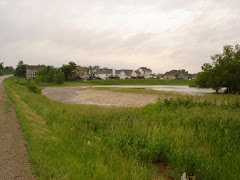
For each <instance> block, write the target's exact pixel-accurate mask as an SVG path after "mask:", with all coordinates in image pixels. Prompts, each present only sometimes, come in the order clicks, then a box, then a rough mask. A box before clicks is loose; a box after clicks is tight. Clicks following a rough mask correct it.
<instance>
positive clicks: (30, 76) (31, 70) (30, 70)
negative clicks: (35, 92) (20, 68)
mask: <svg viewBox="0 0 240 180" xmlns="http://www.w3.org/2000/svg"><path fill="white" fill-rule="evenodd" d="M41 68H44V66H31V65H27V66H26V74H27V75H26V78H27V80H34V79H35V78H36V75H37V70H38V69H41Z"/></svg>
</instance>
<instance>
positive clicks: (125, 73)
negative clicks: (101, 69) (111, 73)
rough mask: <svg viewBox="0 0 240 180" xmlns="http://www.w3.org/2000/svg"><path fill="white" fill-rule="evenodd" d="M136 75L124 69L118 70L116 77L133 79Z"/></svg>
mask: <svg viewBox="0 0 240 180" xmlns="http://www.w3.org/2000/svg"><path fill="white" fill-rule="evenodd" d="M133 75H134V71H133V70H128V69H122V70H116V76H117V77H119V78H120V79H131V78H132V77H133Z"/></svg>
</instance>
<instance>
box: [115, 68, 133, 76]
mask: <svg viewBox="0 0 240 180" xmlns="http://www.w3.org/2000/svg"><path fill="white" fill-rule="evenodd" d="M118 71H119V72H120V73H121V72H122V71H123V72H125V74H126V75H132V72H133V70H129V69H121V70H118Z"/></svg>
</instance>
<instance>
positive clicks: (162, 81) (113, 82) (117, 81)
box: [39, 79, 189, 87]
mask: <svg viewBox="0 0 240 180" xmlns="http://www.w3.org/2000/svg"><path fill="white" fill-rule="evenodd" d="M188 84H189V80H184V79H172V80H167V79H109V80H97V79H96V80H90V81H72V82H64V84H61V85H57V84H53V83H52V84H51V83H40V84H39V85H40V86H43V87H45V86H54V87H57V86H93V85H186V86H187V85H188Z"/></svg>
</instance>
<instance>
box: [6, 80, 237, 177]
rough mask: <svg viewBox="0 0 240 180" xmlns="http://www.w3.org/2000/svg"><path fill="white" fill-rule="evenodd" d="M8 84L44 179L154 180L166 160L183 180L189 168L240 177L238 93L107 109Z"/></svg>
mask: <svg viewBox="0 0 240 180" xmlns="http://www.w3.org/2000/svg"><path fill="white" fill-rule="evenodd" d="M5 87H6V89H7V92H8V95H9V96H10V98H11V99H12V100H13V102H14V103H15V104H16V111H17V116H18V118H19V121H20V123H21V126H22V129H23V132H24V137H25V139H26V140H27V149H28V153H29V156H30V160H31V164H32V169H33V171H34V173H35V175H36V177H37V178H38V179H153V176H154V171H156V169H154V167H153V166H152V165H151V164H152V163H153V162H164V163H167V164H168V165H169V166H170V167H171V168H172V173H171V174H173V175H174V176H175V178H178V179H180V176H181V174H182V173H183V172H185V171H187V173H188V174H190V175H192V174H193V175H195V176H196V177H197V179H216V180H219V179H239V177H240V151H239V149H240V133H239V129H240V119H239V116H240V102H239V101H238V100H237V98H235V96H234V99H233V100H232V101H228V102H226V101H221V100H220V101H215V100H214V97H213V99H212V100H209V101H206V100H204V101H200V100H199V101H197V100H194V99H193V98H192V97H190V96H186V97H184V98H177V99H170V100H167V99H166V100H163V101H158V102H157V103H156V104H150V105H147V106H145V107H142V108H106V107H99V106H87V105H76V104H75V105H74V104H72V105H71V104H63V103H60V102H53V101H50V100H49V99H47V98H46V97H44V96H42V95H41V94H36V93H32V92H30V91H28V90H27V88H26V87H25V86H22V85H20V84H16V83H15V82H14V79H13V78H12V79H6V80H5ZM222 102H223V103H222ZM88 141H89V142H90V145H88Z"/></svg>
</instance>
